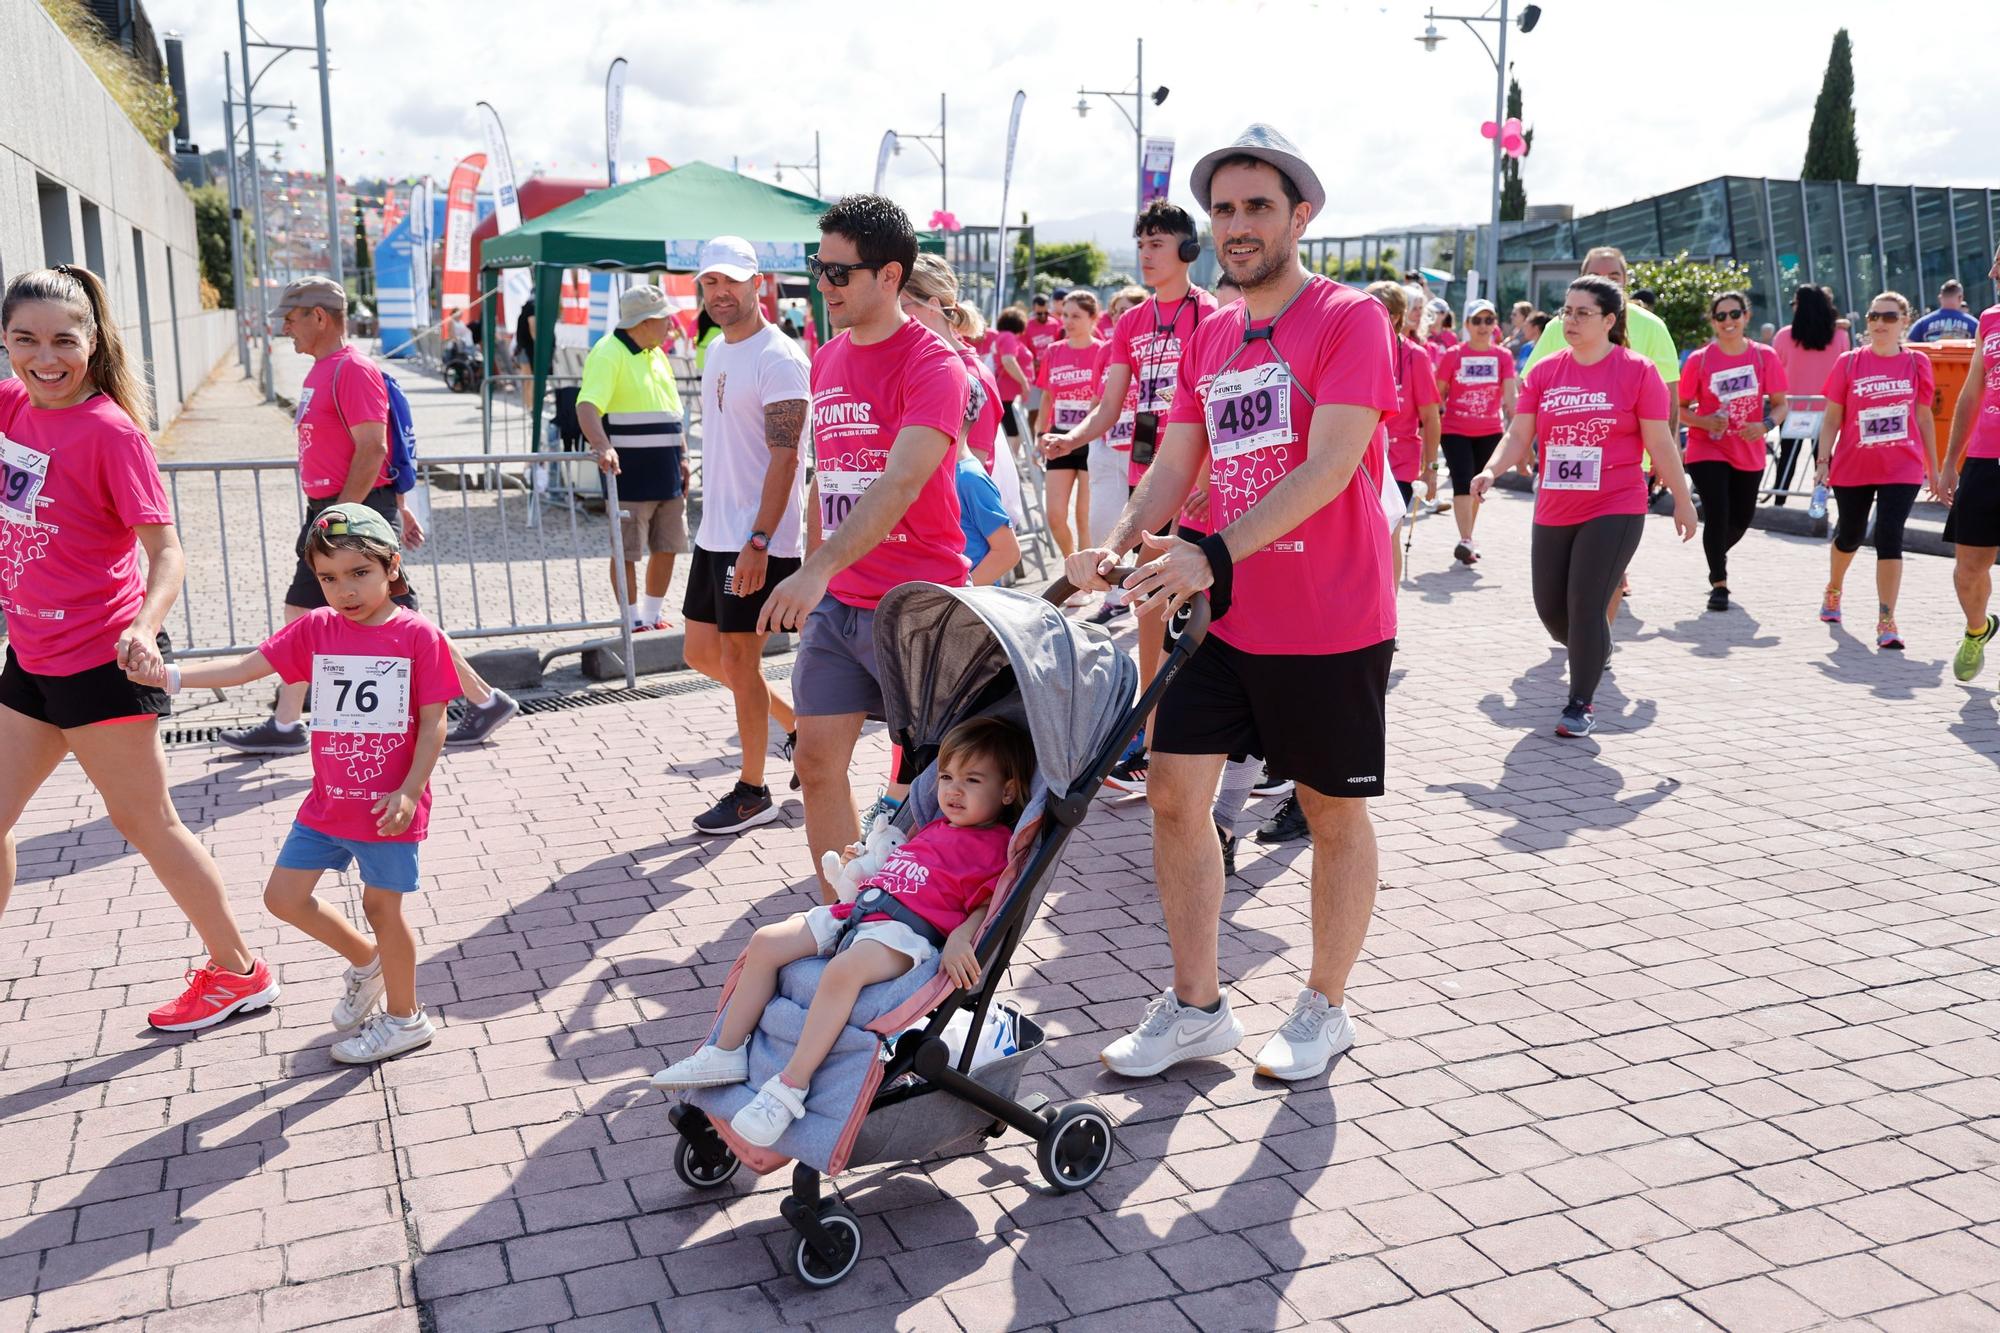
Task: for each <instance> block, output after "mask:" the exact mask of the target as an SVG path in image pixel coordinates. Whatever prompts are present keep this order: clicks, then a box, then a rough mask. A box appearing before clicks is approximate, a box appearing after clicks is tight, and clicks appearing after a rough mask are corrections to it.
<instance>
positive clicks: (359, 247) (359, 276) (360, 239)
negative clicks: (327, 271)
mask: <svg viewBox="0 0 2000 1333" xmlns="http://www.w3.org/2000/svg"><path fill="white" fill-rule="evenodd" d="M354 290H355V294H356V295H357V296H358V297H361V298H366V299H372V298H373V297H374V295H375V265H374V262H373V260H372V258H371V257H370V255H369V253H368V220H367V217H366V216H365V215H364V214H363V213H362V211H361V201H360V200H359V199H357V200H355V201H354Z"/></svg>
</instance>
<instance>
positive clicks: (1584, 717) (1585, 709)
mask: <svg viewBox="0 0 2000 1333" xmlns="http://www.w3.org/2000/svg"><path fill="white" fill-rule="evenodd" d="M1595 730H1597V716H1596V714H1594V713H1592V712H1591V711H1590V705H1589V704H1586V703H1579V702H1577V701H1576V700H1575V699H1571V700H1570V701H1569V707H1567V708H1565V709H1563V715H1562V719H1561V720H1560V721H1558V722H1557V723H1556V735H1558V736H1567V737H1570V738H1572V739H1574V738H1575V737H1578V736H1588V735H1589V734H1590V733H1591V732H1593V731H1595Z"/></svg>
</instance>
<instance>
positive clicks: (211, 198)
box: [186, 182, 241, 309]
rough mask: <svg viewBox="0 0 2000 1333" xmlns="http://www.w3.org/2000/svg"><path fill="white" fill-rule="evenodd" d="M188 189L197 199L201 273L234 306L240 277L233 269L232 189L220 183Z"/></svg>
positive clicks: (196, 233)
mask: <svg viewBox="0 0 2000 1333" xmlns="http://www.w3.org/2000/svg"><path fill="white" fill-rule="evenodd" d="M186 189H187V192H188V198H189V199H191V200H193V201H194V238H195V248H196V249H197V250H198V251H199V252H200V255H201V276H202V278H203V280H205V281H206V282H207V283H208V285H209V286H211V287H213V288H215V291H216V295H217V296H218V297H219V298H220V299H221V301H222V304H223V305H224V306H226V307H229V308H231V309H233V308H234V307H235V305H236V279H235V276H234V275H233V274H232V273H231V272H230V270H229V191H228V189H227V188H226V187H224V186H223V185H222V184H221V183H220V182H211V183H210V184H207V185H189V186H187V187H186ZM240 239H241V236H240V235H239V240H240Z"/></svg>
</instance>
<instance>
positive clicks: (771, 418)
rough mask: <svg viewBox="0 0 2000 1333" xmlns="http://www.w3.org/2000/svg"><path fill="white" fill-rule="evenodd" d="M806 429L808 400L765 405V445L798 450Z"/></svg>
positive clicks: (797, 399)
mask: <svg viewBox="0 0 2000 1333" xmlns="http://www.w3.org/2000/svg"><path fill="white" fill-rule="evenodd" d="M805 429H806V400H805V399H803V398H794V399H791V400H789V401H787V402H782V403H766V404H765V405H764V443H765V444H767V445H769V446H770V447H771V448H773V449H797V448H798V447H799V436H801V435H803V434H804V433H805Z"/></svg>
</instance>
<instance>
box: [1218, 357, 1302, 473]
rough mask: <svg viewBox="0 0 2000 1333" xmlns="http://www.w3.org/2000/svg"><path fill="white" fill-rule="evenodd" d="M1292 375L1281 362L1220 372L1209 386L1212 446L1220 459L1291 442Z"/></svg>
mask: <svg viewBox="0 0 2000 1333" xmlns="http://www.w3.org/2000/svg"><path fill="white" fill-rule="evenodd" d="M1295 439H1297V437H1296V436H1295V435H1293V434H1292V377H1291V375H1290V374H1288V373H1287V372H1286V370H1285V368H1284V367H1283V366H1281V365H1279V364H1278V363H1277V362H1275V361H1274V362H1271V363H1269V364H1267V365H1262V366H1251V367H1250V368H1249V369H1247V370H1232V371H1230V372H1229V373H1228V374H1226V375H1217V376H1216V377H1215V382H1214V383H1213V384H1211V385H1210V386H1209V389H1208V447H1209V452H1210V453H1212V454H1213V455H1214V456H1215V457H1217V458H1234V457H1236V456H1237V455H1238V454H1247V453H1253V452H1255V451H1256V450H1258V449H1269V448H1271V447H1273V446H1274V445H1280V444H1290V443H1292V442H1293V441H1294V440H1295Z"/></svg>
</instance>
